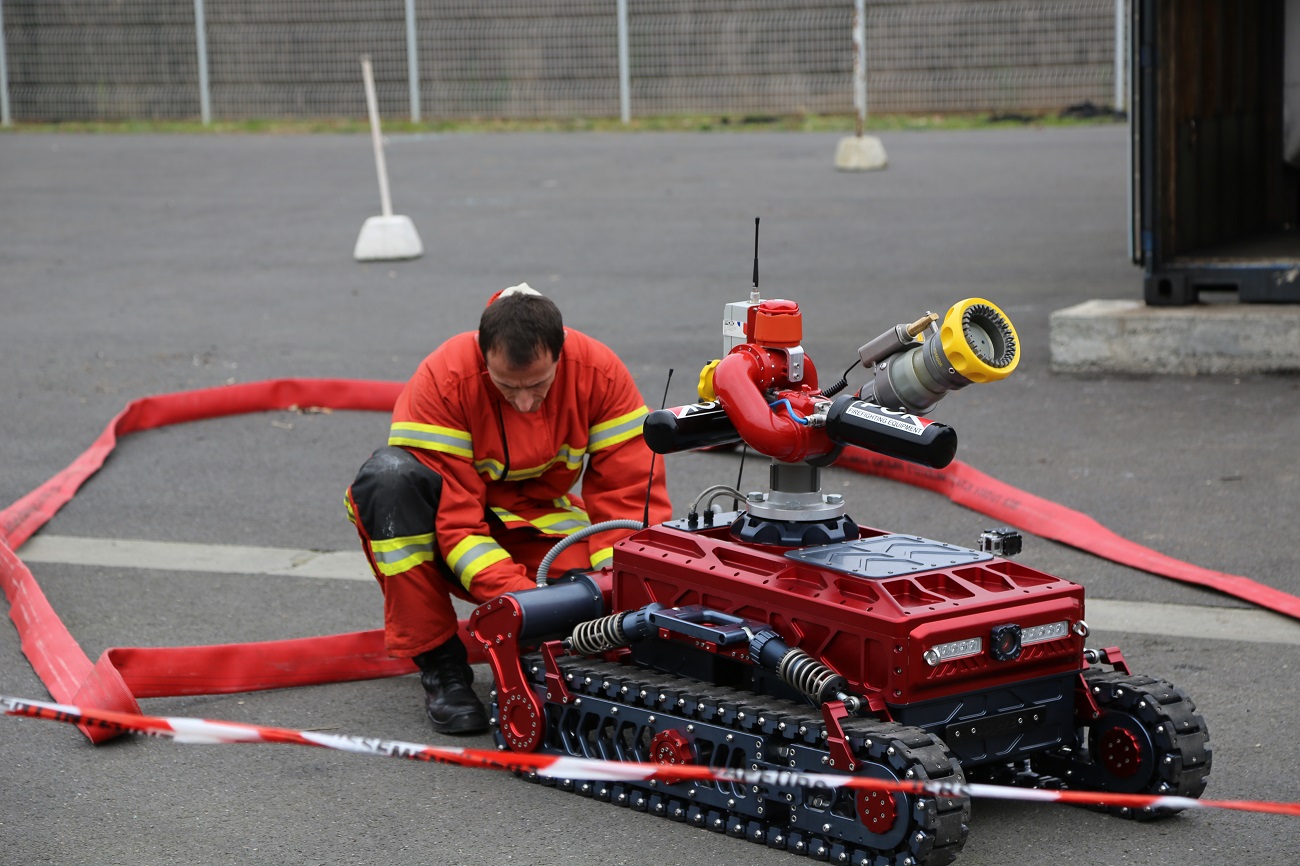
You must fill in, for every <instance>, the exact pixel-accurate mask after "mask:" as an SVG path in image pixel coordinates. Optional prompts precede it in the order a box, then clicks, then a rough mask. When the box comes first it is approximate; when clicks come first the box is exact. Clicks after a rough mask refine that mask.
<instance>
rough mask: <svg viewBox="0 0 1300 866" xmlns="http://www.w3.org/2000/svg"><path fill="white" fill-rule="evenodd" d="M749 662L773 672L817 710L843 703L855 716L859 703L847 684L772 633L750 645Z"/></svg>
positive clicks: (816, 661)
mask: <svg viewBox="0 0 1300 866" xmlns="http://www.w3.org/2000/svg"><path fill="white" fill-rule="evenodd" d="M749 659H750V661H752V662H754V664H757V665H761V666H762V667H764V668H767V669H768V670H770V671H772V672H774V673H775V674H776V675H777V676H778V677H779V678H780V679H781V681H782V682H784V683H786V684H787V685H790V686H792V687H794V688H796V689H798V690H799V691H800V692H803V693H804V694H805V695H807V696H808V697H809V698H810V699H811V700H812V701H813V702H814V703H816V704H817V705H818V706H820V705H822V704H824V703H827V702H828V701H835V700H839V701H843V702H844V707H845V709H847V710H848V711H849V712H856V711H857V710H858V709H859V708H860V707H861V706H862V701H861V699H860V698H857V697H855V696H853V695H851V694H849V693H848V688H849V684H848V680H846V679H844V677H842V676H841V675H839V674H837V673H835V671H833V670H831V669H830V668H829V667H827V666H826V665H825V664H823V663H822V662H820V661H818V660H817V659H815V658H813V657H812V656H810V655H808V653H806V652H804V651H803V650H801V649H799V648H798V647H791V646H790V645H789V644H787V643H786V642H785V641H784V640H782V639H781V636H780V635H779V634H777V633H776V632H774V631H763V632H759V633H758V634H756V635H754V637H753V638H751V639H750V641H749Z"/></svg>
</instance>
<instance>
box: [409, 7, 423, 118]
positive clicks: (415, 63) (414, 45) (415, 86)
mask: <svg viewBox="0 0 1300 866" xmlns="http://www.w3.org/2000/svg"><path fill="white" fill-rule="evenodd" d="M416 36H417V33H416V30H415V0H406V71H407V76H408V79H409V83H408V85H407V89H408V90H410V92H411V122H412V123H419V122H420V47H419V43H418V40H417V39H416Z"/></svg>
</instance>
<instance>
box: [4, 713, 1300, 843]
mask: <svg viewBox="0 0 1300 866" xmlns="http://www.w3.org/2000/svg"><path fill="white" fill-rule="evenodd" d="M0 707H3V708H4V713H5V715H8V716H26V717H28V718H33V719H46V720H48V721H55V722H65V723H67V724H72V725H78V726H81V727H85V728H102V729H106V730H109V731H112V732H113V733H115V734H122V733H132V734H145V735H147V736H153V737H167V738H170V739H173V740H175V741H176V742H178V743H197V744H204V745H208V744H215V743H282V744H287V745H294V746H315V747H316V748H321V749H333V750H336V751H341V752H353V753H355V754H359V755H372V756H376V757H386V758H406V759H408V760H411V761H427V762H430V763H436V764H455V765H457V766H462V767H479V768H485V769H492V770H507V771H510V772H524V773H536V774H538V775H539V776H546V777H548V778H552V779H584V780H599V781H605V782H645V781H649V780H651V779H657V780H660V781H662V782H664V783H666V784H673V783H675V782H679V781H683V780H694V781H722V782H736V783H740V784H745V785H760V784H765V785H780V786H782V787H806V788H861V789H866V790H872V791H890V792H894V793H902V794H930V795H932V796H946V797H956V796H968V797H988V798H994V799H999V800H1028V801H1033V802H1038V803H1070V804H1074V805H1081V806H1114V807H1128V808H1130V809H1145V808H1148V807H1150V808H1152V809H1232V810H1235V811H1239V812H1265V813H1269V814H1273V815H1289V816H1291V817H1297V818H1300V803H1287V802H1276V801H1270V800H1194V799H1192V798H1190V797H1159V796H1151V795H1147V794H1115V793H1103V792H1094V791H1053V790H1040V789H1033V788H1011V787H1006V786H1002V785H983V784H955V783H952V782H922V781H894V780H891V779H876V778H871V777H868V776H848V775H842V774H836V773H800V772H794V771H785V770H726V769H714V768H711V767H702V766H698V765H692V764H672V765H662V764H640V763H635V762H630V761H597V760H592V759H589V758H570V757H562V756H556V755H539V754H535V753H531V752H499V751H487V750H484V749H464V748H457V747H447V746H428V745H422V744H420V743H407V742H402V741H400V740H380V739H376V738H373V737H358V736H347V735H340V734H324V733H320V732H319V731H300V730H293V729H290V728H271V727H265V726H262V725H248V724H242V723H239V722H219V721H210V720H208V719H195V718H184V717H177V716H146V715H137V714H131V713H119V712H112V711H109V710H93V709H82V708H80V707H74V706H68V705H66V704H52V703H47V702H45V701H29V700H24V699H22V698H11V697H5V696H3V695H0Z"/></svg>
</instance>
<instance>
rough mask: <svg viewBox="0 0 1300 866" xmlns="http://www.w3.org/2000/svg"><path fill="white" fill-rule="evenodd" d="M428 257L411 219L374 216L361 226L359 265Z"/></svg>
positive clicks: (358, 244) (354, 251)
mask: <svg viewBox="0 0 1300 866" xmlns="http://www.w3.org/2000/svg"><path fill="white" fill-rule="evenodd" d="M423 253H424V245H423V244H421V243H420V235H419V233H418V232H416V230H415V223H413V222H411V218H410V217H406V216H400V215H393V216H372V217H371V218H370V219H368V220H366V221H365V224H364V225H362V226H361V234H359V235H357V246H356V249H354V250H353V251H352V257H353V258H354V259H356V260H357V261H359V262H385V261H391V260H393V259H418V258H419V257H420V256H421V255H422V254H423Z"/></svg>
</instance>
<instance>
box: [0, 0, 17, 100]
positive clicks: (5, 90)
mask: <svg viewBox="0 0 1300 866" xmlns="http://www.w3.org/2000/svg"><path fill="white" fill-rule="evenodd" d="M13 125H14V119H13V117H12V116H11V115H10V114H9V60H8V58H7V57H6V55H5V3H4V0H0V126H13Z"/></svg>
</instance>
